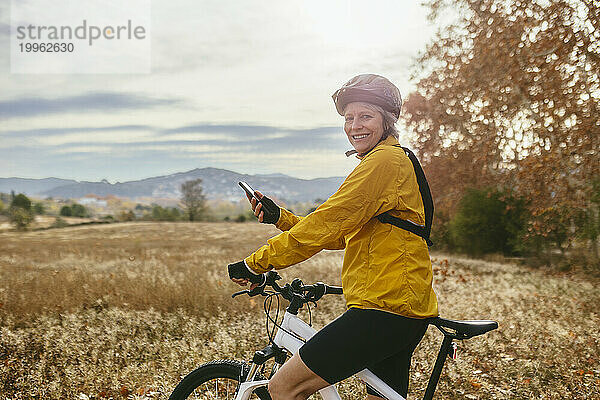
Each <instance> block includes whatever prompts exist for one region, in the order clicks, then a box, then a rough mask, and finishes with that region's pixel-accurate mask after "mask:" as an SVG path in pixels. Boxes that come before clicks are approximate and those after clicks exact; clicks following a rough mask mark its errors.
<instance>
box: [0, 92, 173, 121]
mask: <svg viewBox="0 0 600 400" xmlns="http://www.w3.org/2000/svg"><path fill="white" fill-rule="evenodd" d="M179 103H181V100H179V99H166V98H153V97H147V96H143V95H133V94H127V93H120V92H95V93H89V94H83V95H79V96H68V97H58V98H41V97H40V98H38V97H26V98H17V99H11V100H6V101H0V118H12V117H33V116H38V115H48V114H63V113H75V112H77V113H82V112H83V113H85V112H96V111H120V110H134V109H146V108H153V107H159V106H171V105H177V104H179Z"/></svg>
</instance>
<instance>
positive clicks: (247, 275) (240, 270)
mask: <svg viewBox="0 0 600 400" xmlns="http://www.w3.org/2000/svg"><path fill="white" fill-rule="evenodd" d="M227 270H228V271H229V278H231V279H233V278H235V279H248V280H249V281H250V282H252V283H258V284H259V285H260V284H262V283H263V281H264V279H265V276H264V275H263V274H259V275H257V274H253V273H252V272H250V270H249V269H248V267H246V263H244V261H238V262H236V263H233V264H229V265H228V266H227Z"/></svg>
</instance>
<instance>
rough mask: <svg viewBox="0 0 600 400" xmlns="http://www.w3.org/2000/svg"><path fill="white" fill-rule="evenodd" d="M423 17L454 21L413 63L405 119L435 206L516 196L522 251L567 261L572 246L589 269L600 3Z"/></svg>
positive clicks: (593, 244)
mask: <svg viewBox="0 0 600 400" xmlns="http://www.w3.org/2000/svg"><path fill="white" fill-rule="evenodd" d="M429 7H430V19H431V20H432V21H434V22H436V23H440V24H442V23H443V21H442V20H443V19H444V18H447V16H448V15H455V16H456V18H455V19H454V20H453V21H451V22H450V23H448V24H446V25H445V26H444V27H443V28H441V29H440V30H439V32H438V34H437V37H436V38H435V40H434V41H433V43H431V44H430V45H429V46H428V47H427V49H426V50H425V51H424V53H422V55H421V56H420V59H419V60H418V62H417V64H416V66H417V68H418V72H416V73H415V76H414V78H415V79H416V80H417V82H418V83H417V88H416V90H415V92H413V93H411V94H410V95H409V96H408V99H407V101H406V103H405V106H404V118H405V123H406V124H407V126H408V127H409V129H410V130H411V131H412V132H414V133H415V137H414V142H413V146H414V147H415V148H416V149H417V150H418V152H419V155H420V158H421V159H422V162H423V164H424V167H425V170H426V173H427V175H428V179H429V181H430V185H431V188H432V192H433V195H434V198H435V199H436V207H437V208H438V209H439V210H440V212H442V213H446V214H450V215H452V213H454V212H455V211H456V208H457V205H458V204H459V202H460V199H461V197H462V196H463V195H464V193H465V192H466V190H467V189H468V188H496V189H498V190H500V191H502V192H505V193H510V194H511V195H512V194H518V195H519V196H523V197H525V199H526V200H527V204H528V207H529V211H530V213H531V218H530V219H529V221H528V227H527V233H526V234H525V235H524V236H523V240H533V239H535V240H537V243H539V242H540V241H541V242H542V244H543V246H542V247H545V248H552V247H554V248H559V249H560V250H561V251H563V252H566V251H567V250H569V249H571V246H572V245H573V243H575V242H576V240H577V239H580V240H579V241H578V242H577V243H578V244H579V245H584V246H586V247H587V248H588V249H590V250H591V253H592V254H594V256H595V259H596V262H598V236H599V231H600V226H599V224H600V223H599V221H600V218H599V217H598V215H599V207H600V202H599V201H598V197H600V194H599V188H600V181H599V179H600V77H599V74H600V22H599V21H600V3H598V2H597V1H592V0H554V1H546V0H531V1H514V0H512V1H498V0H453V1H449V0H435V1H433V2H431V3H430V4H429ZM442 16H444V18H442ZM559 233H560V234H559Z"/></svg>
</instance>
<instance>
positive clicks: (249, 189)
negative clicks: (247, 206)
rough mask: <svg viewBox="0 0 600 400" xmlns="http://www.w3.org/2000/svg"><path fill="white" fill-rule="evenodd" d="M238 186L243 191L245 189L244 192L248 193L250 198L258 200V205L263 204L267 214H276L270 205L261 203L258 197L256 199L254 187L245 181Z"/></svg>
mask: <svg viewBox="0 0 600 400" xmlns="http://www.w3.org/2000/svg"><path fill="white" fill-rule="evenodd" d="M238 184H239V185H240V186H241V187H242V189H244V191H245V192H246V193H248V196H250V197H252V198H254V199H256V204H258V203H260V204H262V206H263V209H264V210H265V211H266V212H270V213H273V212H275V210H272V207H269V206H268V205H265V203H263V202H262V201H260V199H259V198H258V197H256V195H255V194H254V189H252V187H251V186H250V185H248V184H247V183H246V182H244V181H240V182H238Z"/></svg>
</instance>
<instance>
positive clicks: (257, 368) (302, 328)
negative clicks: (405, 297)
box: [169, 271, 498, 400]
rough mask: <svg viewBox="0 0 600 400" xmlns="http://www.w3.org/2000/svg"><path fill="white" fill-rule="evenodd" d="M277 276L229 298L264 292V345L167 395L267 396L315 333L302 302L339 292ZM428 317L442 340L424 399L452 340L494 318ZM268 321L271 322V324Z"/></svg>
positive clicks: (366, 377) (368, 378) (451, 351)
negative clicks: (301, 312) (287, 363)
mask: <svg viewBox="0 0 600 400" xmlns="http://www.w3.org/2000/svg"><path fill="white" fill-rule="evenodd" d="M279 279H281V277H280V276H279V274H277V272H275V271H269V272H267V273H266V274H265V282H264V283H263V284H262V285H260V286H258V287H256V288H254V289H252V290H242V291H240V292H237V293H234V294H233V295H232V297H236V296H238V295H241V294H248V295H249V296H258V295H262V296H265V301H264V310H265V315H266V321H267V335H268V338H269V344H268V345H267V346H266V347H265V348H263V349H262V350H259V351H257V352H256V353H254V357H253V358H252V361H251V362H250V364H247V363H244V362H241V361H237V360H217V361H211V362H209V363H206V364H203V365H201V366H200V367H198V368H197V369H195V370H194V371H192V372H190V373H189V374H188V375H187V376H186V377H185V378H184V379H183V380H182V381H181V382H179V384H178V385H177V387H175V389H174V391H173V393H172V394H171V396H170V397H169V400H183V399H205V400H208V399H234V400H247V399H250V398H253V399H256V398H258V399H261V400H267V399H271V397H270V395H269V392H268V391H267V385H268V383H269V379H270V378H271V377H272V376H273V375H274V374H275V372H277V370H278V369H279V367H281V365H282V364H283V363H284V362H285V361H286V359H287V358H288V356H289V355H293V354H295V353H297V352H298V350H299V349H300V347H301V346H302V345H303V344H304V343H305V342H306V341H307V340H308V339H310V338H311V337H312V336H313V335H314V334H315V333H316V332H317V331H316V330H315V329H314V328H313V327H312V326H311V325H310V319H309V323H308V324H307V323H306V322H304V321H303V320H302V319H300V318H299V317H298V311H299V310H300V309H301V308H302V307H303V306H304V305H307V307H308V309H309V315H310V304H314V305H315V306H316V303H317V301H319V300H320V299H321V297H322V296H324V295H325V294H342V288H341V287H336V286H329V285H326V284H324V283H322V282H317V283H315V284H313V285H304V284H303V283H302V281H301V280H300V279H294V280H293V281H292V283H291V284H290V283H287V284H285V286H283V287H282V286H280V285H279V284H278V283H277V280H279ZM280 297H282V298H284V299H285V300H287V301H288V302H289V305H288V307H287V309H286V311H285V313H284V314H283V318H282V319H281V321H279V319H280V318H279V298H280ZM274 298H275V299H277V308H276V310H277V311H276V315H275V318H273V317H272V316H271V306H272V302H273V299H274ZM428 322H429V324H430V325H434V326H435V327H436V328H438V329H439V330H440V331H441V332H442V333H443V334H444V339H443V341H442V345H441V347H440V351H439V353H438V355H437V359H436V362H435V365H434V367H433V371H432V373H431V377H430V378H429V382H428V385H427V389H426V390H425V395H424V397H423V399H424V400H431V399H432V398H433V394H434V392H435V388H436V386H437V384H438V380H439V378H440V374H441V372H442V368H443V366H444V363H445V361H446V358H448V357H451V358H456V350H457V345H456V343H455V342H454V340H465V339H469V338H472V337H474V336H478V335H482V334H484V333H486V332H489V331H491V330H494V329H496V328H498V323H497V322H496V321H488V320H484V321H454V320H449V319H445V318H440V317H435V318H429V319H428ZM269 323H271V324H272V327H271V328H269ZM271 359H273V361H274V362H273V366H272V368H271V371H270V372H269V374H268V376H267V377H265V365H266V363H267V361H268V360H271ZM355 376H357V377H358V378H359V379H361V380H362V381H364V382H365V383H367V384H369V385H370V386H371V387H372V388H374V389H375V390H376V391H377V392H378V393H380V394H381V396H382V397H385V398H387V399H389V400H406V399H405V398H404V397H403V396H401V395H400V394H398V393H397V392H396V391H394V390H393V389H392V388H391V387H389V386H388V385H387V384H386V383H385V382H383V381H382V380H381V379H379V378H378V377H377V376H376V375H375V374H373V373H372V372H371V371H369V370H368V369H364V370H362V371H360V372H358V373H357V374H356V375H355ZM319 393H320V394H321V396H322V398H323V400H340V395H339V393H338V392H337V389H336V387H335V385H331V386H328V387H326V388H323V389H321V390H319Z"/></svg>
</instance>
